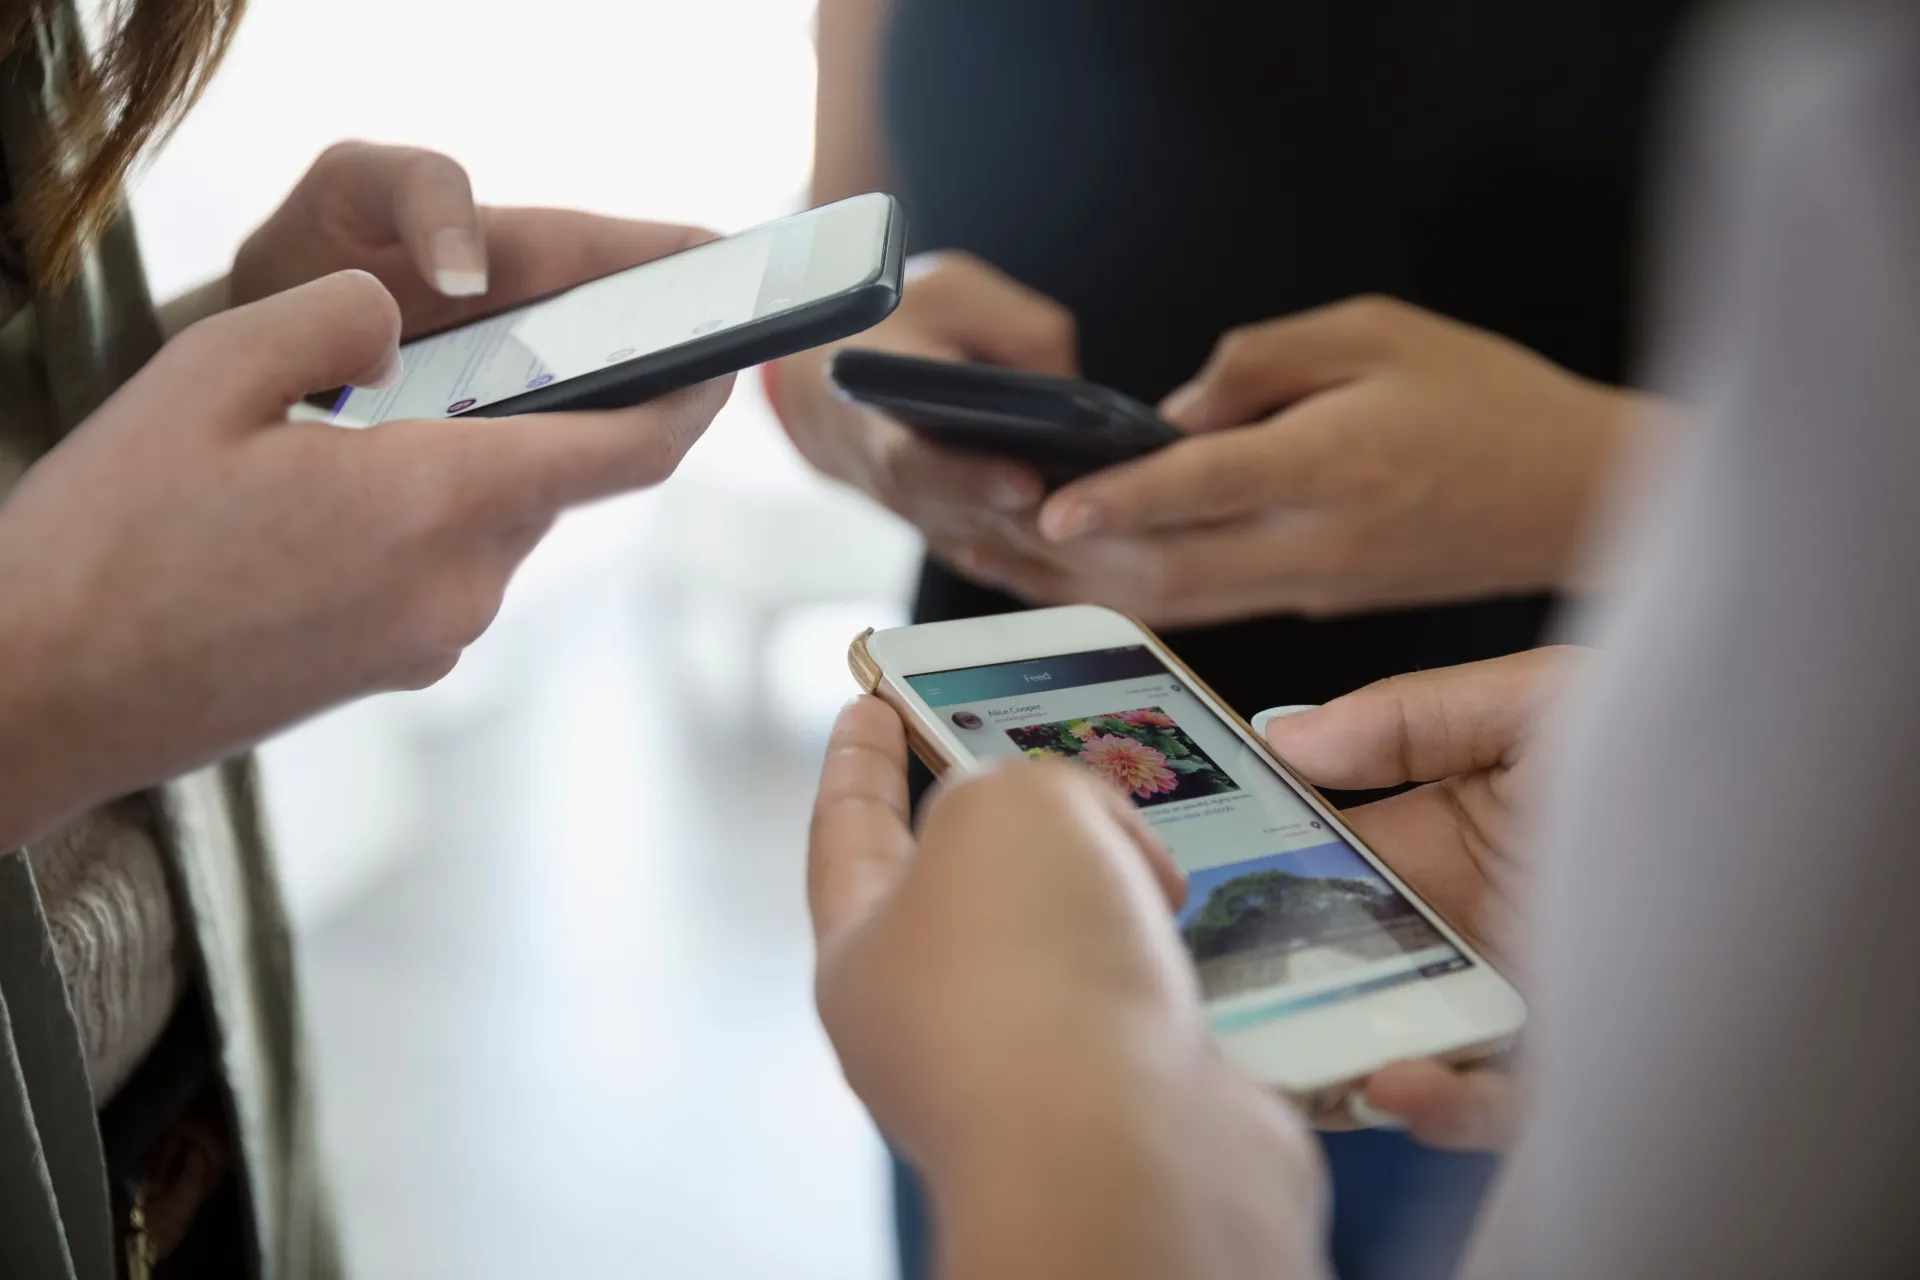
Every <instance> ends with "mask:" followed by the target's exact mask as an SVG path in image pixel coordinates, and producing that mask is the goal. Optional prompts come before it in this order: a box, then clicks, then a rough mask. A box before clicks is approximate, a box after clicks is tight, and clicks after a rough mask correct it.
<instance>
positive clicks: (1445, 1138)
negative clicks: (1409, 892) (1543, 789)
mask: <svg viewBox="0 0 1920 1280" xmlns="http://www.w3.org/2000/svg"><path fill="white" fill-rule="evenodd" d="M1579 655H1580V651H1579V650H1577V649H1569V648H1548V649H1534V650H1530V651H1528V652H1526V653H1519V654H1514V655H1513V656H1511V657H1506V658H1495V659H1493V660H1492V661H1490V662H1476V663H1471V664H1469V665H1466V666H1460V667H1448V668H1443V669H1441V670H1437V671H1422V672H1419V673H1417V674H1414V675H1406V676H1395V677H1394V678H1392V679H1390V680H1382V681H1380V682H1379V683H1377V684H1372V685H1368V686H1367V687H1366V688H1364V689H1361V690H1359V691H1358V692H1356V693H1350V694H1348V695H1347V696H1346V697H1344V698H1337V699H1335V700H1334V701H1332V702H1329V703H1327V704H1326V705H1325V706H1323V707H1316V708H1314V709H1313V710H1310V711H1304V712H1301V713H1299V714H1297V715H1290V716H1282V717H1280V718H1279V719H1276V720H1274V721H1273V722H1272V723H1271V724H1269V725H1268V726H1267V740H1268V741H1269V742H1271V743H1272V744H1273V748H1274V750H1275V751H1276V752H1278V753H1279V755H1280V757H1281V758H1282V759H1284V760H1285V761H1286V762H1287V763H1288V764H1289V765H1290V766H1292V767H1293V768H1294V769H1295V770H1296V771H1297V772H1298V773H1299V774H1300V775H1301V776H1302V777H1304V778H1306V779H1307V780H1308V781H1309V782H1312V783H1314V784H1316V785H1318V786H1323V787H1333V788H1339V789H1343V790H1366V789H1372V788H1376V787H1396V786H1400V785H1401V784H1403V783H1408V782H1417V783H1420V784H1422V785H1420V786H1417V787H1415V788H1413V789H1412V790H1410V791H1405V792H1402V793H1401V794H1399V795H1396V796H1392V797H1389V798H1388V799H1385V800H1377V801H1375V802H1374V803H1372V804H1368V805H1362V806H1360V807H1359V808H1355V809H1349V810H1347V811H1346V812H1345V813H1343V814H1342V815H1341V817H1342V818H1343V819H1344V820H1345V821H1346V823H1347V825H1348V826H1350V827H1352V828H1353V831H1354V834H1356V835H1358V836H1359V837H1360V838H1361V839H1362V840H1363V841H1365V842H1366V844H1367V846H1368V847H1369V848H1371V849H1373V850H1374V851H1375V852H1376V853H1378V854H1379V855H1380V856H1381V857H1382V858H1384V859H1386V861H1387V863H1388V865H1390V866H1391V867H1392V868H1393V870H1394V872H1395V873H1396V874H1397V875H1399V876H1400V878H1401V879H1403V880H1405V881H1406V882H1407V884H1408V886H1409V887H1410V888H1412V889H1413V890H1414V892H1416V893H1418V894H1419V895H1420V896H1421V897H1422V898H1423V899H1425V900H1426V901H1427V902H1428V903H1429V904H1431V905H1432V906H1433V907H1434V908H1435V909H1436V910H1438V911H1439V912H1440V914H1441V915H1443V916H1444V917H1446V919H1447V921H1448V923H1450V924H1452V925H1453V926H1454V928H1455V929H1457V930H1458V931H1459V932H1460V933H1461V935H1462V936H1464V937H1465V938H1466V939H1467V941H1468V942H1470V943H1472V944H1473V945H1474V946H1475V947H1476V948H1478V949H1479V950H1480V951H1481V952H1482V953H1483V954H1486V955H1488V956H1490V957H1492V958H1493V959H1495V960H1496V961H1498V962H1500V963H1501V964H1502V967H1503V968H1505V969H1507V970H1508V971H1509V976H1512V974H1513V972H1514V971H1515V970H1516V969H1517V968H1518V967H1519V966H1518V965H1517V964H1516V957H1515V955H1514V952H1513V950H1512V947H1511V945H1510V939H1511V938H1512V936H1513V933H1514V931H1515V924H1516V920H1515V904H1516V902H1517V901H1518V898H1517V895H1516V892H1515V891H1516V887H1517V886H1518V884H1519V883H1520V882H1521V881H1523V880H1524V879H1525V878H1526V871H1527V867H1526V857H1525V851H1524V849H1523V848H1522V847H1521V845H1520V844H1519V841H1518V839H1517V836H1516V831H1517V829H1518V826H1519V823H1520V814H1521V811H1522V810H1523V808H1524V805H1525V804H1526V803H1527V801H1528V800H1529V799H1530V798H1531V791H1532V787H1533V785H1534V775H1535V773H1536V770H1537V765H1536V755H1535V751H1534V729H1535V726H1536V725H1537V724H1538V723H1539V721H1540V719H1541V716H1542V714H1543V713H1544V711H1545V709H1546V708H1547V706H1548V704H1549V703H1550V702H1551V701H1552V700H1553V698H1554V697H1555V696H1556V695H1557V693H1558V692H1559V690H1560V688H1561V686H1562V683H1563V682H1564V680H1565V679H1566V678H1567V675H1568V671H1569V668H1571V667H1572V666H1573V665H1574V664H1575V663H1577V661H1578V659H1579ZM1512 1094H1513V1088H1512V1083H1511V1081H1510V1079H1509V1077H1508V1075H1507V1073H1506V1072H1504V1071H1502V1070H1499V1069H1495V1068H1490V1067H1476V1068H1468V1069H1465V1070H1456V1069H1454V1068H1451V1067H1446V1066H1442V1065H1440V1064H1439V1063H1433V1062H1408V1063H1397V1064H1395V1065H1393V1066H1390V1067H1387V1068H1386V1069H1384V1070H1382V1071H1380V1072H1379V1073H1377V1074H1376V1075H1374V1076H1373V1078H1372V1079H1370V1080H1369V1081H1368V1082H1367V1085H1366V1088H1365V1090H1364V1092H1363V1094H1362V1097H1363V1099H1364V1101H1365V1103H1366V1105H1367V1106H1368V1107H1370V1108H1372V1109H1373V1110H1374V1111H1377V1112H1381V1113H1384V1114H1386V1115H1390V1116H1395V1117H1399V1118H1401V1119H1403V1120H1404V1121H1405V1122H1406V1123H1407V1125H1408V1127H1409V1129H1410V1130H1411V1131H1412V1133H1413V1135H1414V1136H1415V1137H1417V1138H1419V1139H1420V1140H1421V1141H1423V1142H1427V1143H1429V1144H1431V1145H1434V1146H1440V1147H1449V1148H1460V1149H1469V1150H1476V1149H1477V1150H1500V1149H1504V1147H1505V1146H1506V1145H1507V1142H1508V1140H1509V1139H1510V1137H1511V1135H1512V1130H1513V1127H1514V1124H1515V1119H1516V1113H1517V1111H1518V1101H1517V1099H1516V1098H1514V1097H1513V1096H1512Z"/></svg>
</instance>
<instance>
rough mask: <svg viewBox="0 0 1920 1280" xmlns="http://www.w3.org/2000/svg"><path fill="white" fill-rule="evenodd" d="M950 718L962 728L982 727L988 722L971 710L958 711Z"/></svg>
mask: <svg viewBox="0 0 1920 1280" xmlns="http://www.w3.org/2000/svg"><path fill="white" fill-rule="evenodd" d="M948 719H950V720H952V721H953V722H954V724H956V725H958V726H959V727H960V728H962V729H982V728H985V727H986V723H987V722H986V721H985V720H982V719H981V718H980V717H979V716H977V715H975V714H973V712H971V711H956V712H954V713H953V714H952V715H951V716H949V717H948Z"/></svg>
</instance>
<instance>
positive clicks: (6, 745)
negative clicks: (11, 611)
mask: <svg viewBox="0 0 1920 1280" xmlns="http://www.w3.org/2000/svg"><path fill="white" fill-rule="evenodd" d="M24 622H25V620H24V619H22V618H20V617H19V616H18V615H16V616H15V618H14V619H13V620H12V621H10V622H8V623H7V624H6V625H4V626H0V850H5V849H13V848H17V847H19V846H20V845H23V844H26V843H27V842H28V841H29V840H32V839H33V838H34V837H36V836H37V835H39V834H40V833H41V832H42V831H44V830H45V829H46V828H47V827H48V826H50V825H51V824H52V823H53V822H54V821H56V820H57V818H58V817H59V815H60V813H61V812H62V811H63V808H64V806H63V805H62V803H61V798H60V797H59V796H58V795H56V794H54V792H55V788H53V787H52V786H51V785H50V777H51V776H52V775H55V774H57V773H58V772H59V770H58V766H57V762H55V761H53V760H52V759H51V757H52V756H53V755H55V754H56V753H58V752H59V750H60V746H61V739H60V737H59V736H58V735H57V734H55V733H53V732H51V728H52V724H51V721H50V719H49V717H48V715H47V707H46V705H45V701H46V694H45V690H46V688H47V686H48V684H49V683H50V682H51V680H52V677H53V673H52V672H51V670H50V669H49V665H48V663H47V661H46V658H45V656H44V653H43V652H42V651H41V649H40V647H39V646H37V645H35V644H34V643H33V642H32V637H31V635H30V634H29V627H28V626H27V625H23V623H24ZM50 766H52V767H51V768H50Z"/></svg>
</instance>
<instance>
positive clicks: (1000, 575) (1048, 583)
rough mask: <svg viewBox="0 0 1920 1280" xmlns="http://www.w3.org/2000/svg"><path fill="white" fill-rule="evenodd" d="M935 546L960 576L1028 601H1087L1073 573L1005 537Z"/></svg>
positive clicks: (1047, 602)
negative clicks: (1021, 549) (1027, 550)
mask: <svg viewBox="0 0 1920 1280" xmlns="http://www.w3.org/2000/svg"><path fill="white" fill-rule="evenodd" d="M933 550H934V551H935V552H936V553H937V554H938V555H939V556H940V558H941V559H942V560H945V561H946V562H947V563H948V564H949V565H951V566H953V568H954V569H956V570H958V571H959V572H960V574H961V576H963V577H965V578H968V579H970V580H971V581H974V582H977V583H980V584H981V585H982V586H988V587H993V588H995V589H996V590H999V591H1003V592H1005V593H1006V594H1008V595H1010V596H1013V597H1014V598H1016V599H1019V600H1024V601H1026V602H1027V603H1028V604H1067V603H1074V602H1081V603H1084V602H1085V601H1086V598H1088V596H1087V592H1086V591H1085V590H1083V587H1082V583H1081V582H1080V580H1079V579H1077V578H1076V577H1075V576H1074V575H1073V574H1071V573H1069V572H1067V571H1066V570H1065V569H1063V568H1062V567H1061V566H1059V565H1056V564H1050V563H1048V562H1047V561H1045V560H1041V559H1038V558H1036V557H1034V556H1030V555H1027V554H1025V553H1024V552H1022V551H1020V550H1019V549H1018V548H1016V547H1013V546H1011V545H1009V544H1008V542H1007V541H1006V540H1004V539H993V540H988V539H986V538H980V537H974V538H969V539H967V540H965V541H956V542H953V543H947V544H940V545H936V546H934V547H933Z"/></svg>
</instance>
